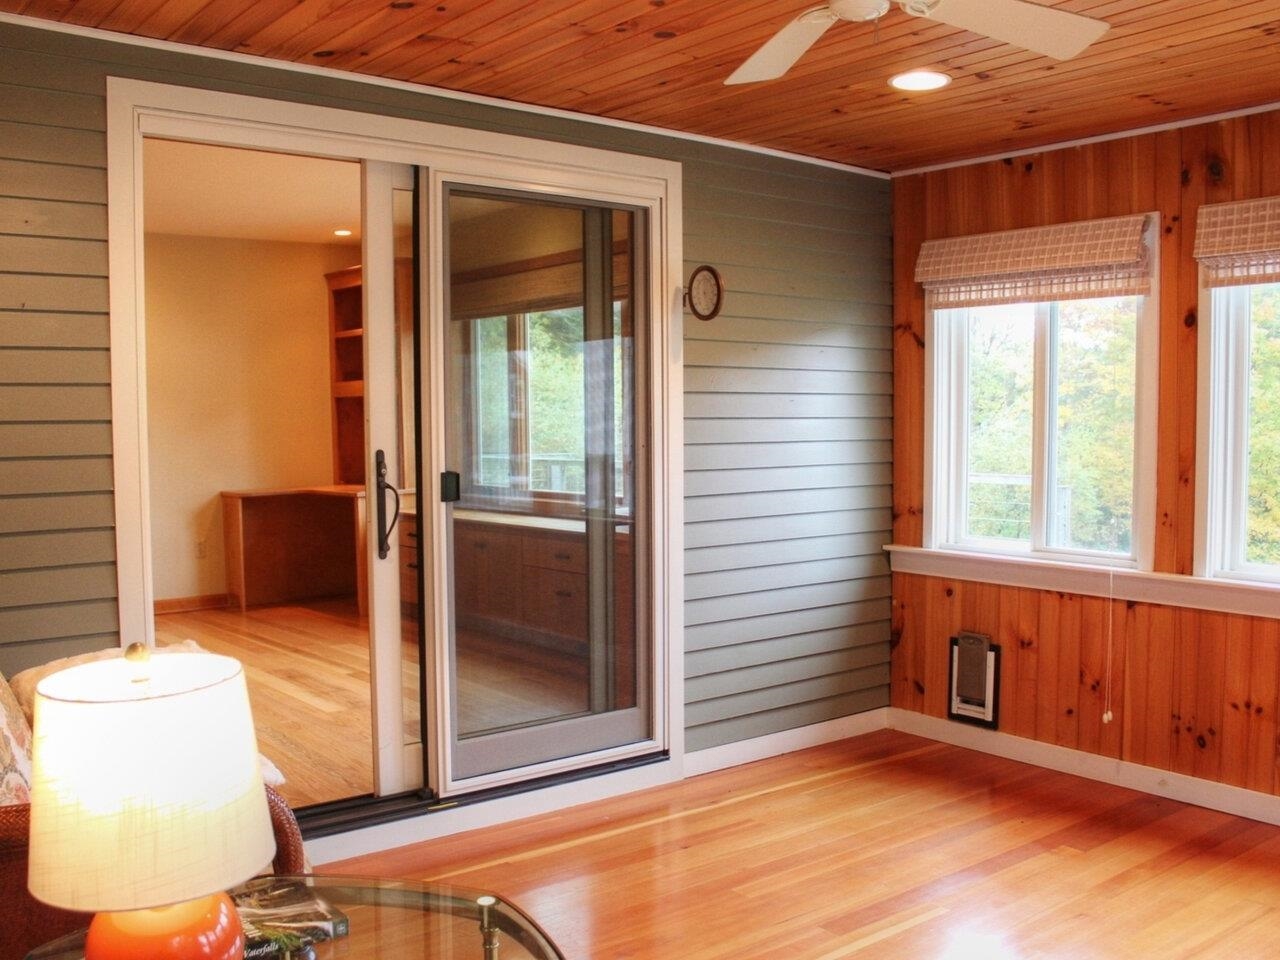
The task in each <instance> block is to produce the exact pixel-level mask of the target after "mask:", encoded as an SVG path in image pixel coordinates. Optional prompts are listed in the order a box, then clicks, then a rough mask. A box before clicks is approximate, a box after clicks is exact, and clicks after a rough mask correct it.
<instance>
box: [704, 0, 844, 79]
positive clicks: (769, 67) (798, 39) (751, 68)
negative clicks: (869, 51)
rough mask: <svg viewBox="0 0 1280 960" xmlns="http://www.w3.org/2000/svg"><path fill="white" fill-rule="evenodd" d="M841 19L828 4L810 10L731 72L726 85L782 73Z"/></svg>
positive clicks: (773, 76)
mask: <svg viewBox="0 0 1280 960" xmlns="http://www.w3.org/2000/svg"><path fill="white" fill-rule="evenodd" d="M837 19H839V18H838V17H837V16H836V15H835V14H834V13H832V12H831V10H830V9H829V8H827V7H815V8H814V9H812V10H806V11H805V12H804V13H802V14H800V16H798V17H796V18H795V19H794V20H792V21H791V22H790V23H788V24H787V25H786V26H785V27H783V28H782V29H781V30H779V31H778V32H777V33H775V34H774V35H773V36H772V37H770V38H769V39H768V40H766V41H765V42H764V45H763V46H762V47H761V48H760V49H759V50H757V51H756V52H755V53H753V54H752V55H751V56H749V57H747V59H746V60H745V61H744V62H743V64H742V66H740V67H738V69H737V70H735V71H733V73H731V74H729V76H728V77H727V78H726V79H725V81H724V82H725V84H726V86H727V85H730V84H735V83H756V82H758V81H760V80H773V79H775V78H777V77H780V76H782V75H783V74H784V73H786V72H787V71H788V70H790V69H791V67H792V66H793V65H794V64H795V62H796V61H797V60H799V59H800V58H801V57H803V56H804V54H805V51H807V50H808V49H809V48H810V47H812V46H813V45H814V44H815V43H817V42H818V38H819V37H821V36H822V35H823V34H824V33H826V32H827V28H828V27H830V26H831V25H832V24H833V23H835V22H836V20H837Z"/></svg>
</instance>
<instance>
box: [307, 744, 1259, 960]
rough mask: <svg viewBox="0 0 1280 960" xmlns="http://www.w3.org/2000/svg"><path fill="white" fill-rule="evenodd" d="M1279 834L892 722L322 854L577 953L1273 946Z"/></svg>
mask: <svg viewBox="0 0 1280 960" xmlns="http://www.w3.org/2000/svg"><path fill="white" fill-rule="evenodd" d="M1278 865H1280V827H1274V826H1269V825H1265V824H1261V823H1257V822H1254V821H1250V820H1244V819H1241V818H1238V817H1232V816H1230V815H1227V814H1223V813H1217V812H1214V811H1210V810H1205V809H1203V808H1199V807H1193V806H1188V805H1186V804H1182V803H1177V802H1175V801H1172V800H1166V799H1161V798H1157V797H1151V796H1147V795H1145V794H1140V793H1136V792H1134V791H1130V790H1125V789H1122V788H1119V787H1111V786H1107V785H1104V784H1098V783H1095V782H1092V781H1088V780H1083V779H1079V778H1076V777H1072V776H1069V775H1066V774H1060V773H1054V772H1051V771H1045V770H1040V769H1037V768H1034V767H1030V766H1027V765H1024V764H1019V763H1015V762H1013V761H1009V760H1004V759H1001V758H997V757H991V756H987V755H984V754H978V753H973V752H970V751H966V750H962V749H960V748H957V747H951V746H947V745H943V744H938V743H934V742H932V741H928V740H923V739H920V738H917V737H912V736H909V735H907V734H902V733H898V732H895V731H881V732H878V733H874V734H870V735H867V736H864V737H859V738H855V739H852V740H845V741H842V742H840V743H836V744H830V745H827V746H823V747H817V748H814V749H811V750H805V751H801V752H797V753H793V754H788V755H786V756H783V757H777V758H773V759H770V760H765V761H761V762H758V763H753V764H749V765H745V766H741V767H737V768H733V769H730V770H724V771H719V772H717V773H712V774H707V775H705V776H701V777H697V778H694V779H691V780H689V781H686V782H684V783H680V784H675V785H672V786H667V787H660V788H656V789H653V790H648V791H645V792H642V793H639V794H636V795H633V796H630V797H625V798H622V799H617V800H609V801H604V802H600V803H595V804H591V805H588V806H582V807H575V808H572V809H570V810H567V811H565V812H564V813H563V814H560V815H556V816H545V817H538V818H532V819H530V820H527V821H522V822H518V823H514V824H509V825H505V826H501V827H496V828H490V829H486V830H482V831H475V832H471V833H467V834H462V835H459V836H456V837H449V838H445V839H441V840H436V841H430V842H427V843H421V844H416V845H413V846H408V847H403V848H400V849H398V850H392V851H387V852H384V853H380V854H376V855H372V856H368V857H362V858H358V859H354V860H348V861H344V862H341V863H335V864H329V865H326V867H324V869H325V870H327V871H330V872H341V873H351V874H358V875H365V876H394V877H412V878H418V879H427V880H448V881H449V882H452V883H456V884H461V885H467V886H473V887H479V888H486V889H491V890H494V891H497V892H499V893H501V894H502V895H504V896H506V897H509V898H510V899H511V900H513V901H514V902H516V903H517V904H519V905H521V906H522V907H523V908H524V909H526V910H527V911H528V912H529V913H530V914H531V915H532V916H533V917H534V918H535V919H537V921H538V922H539V923H540V924H541V925H542V926H543V928H544V929H546V931H547V932H548V933H549V934H550V935H551V937H552V938H553V939H554V940H555V941H556V942H557V943H558V944H559V945H560V947H561V949H562V950H563V951H564V953H565V956H566V957H567V958H569V960H677V958H679V960H721V958H730V957H732V958H735V960H737V958H766V957H768V958H775V960H781V958H786V960H840V958H846V957H854V958H859V960H870V958H885V960H889V958H892V960H906V958H913V960H914V958H928V960H1015V958H1016V960H1028V958H1061V960H1066V958H1072V960H1104V958H1105V960H1128V958H1143V960H1146V958H1161V960H1168V958H1186V960H1191V958H1197V960H1204V958H1228V957H1229V958H1240V957H1249V958H1260V957H1272V956H1276V955H1277V952H1278V951H1277V947H1276V930H1277V929H1278V927H1277V924H1278V923H1280V866H1278Z"/></svg>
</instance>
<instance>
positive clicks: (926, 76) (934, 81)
mask: <svg viewBox="0 0 1280 960" xmlns="http://www.w3.org/2000/svg"><path fill="white" fill-rule="evenodd" d="M950 82H951V78H950V77H949V76H947V75H946V74H945V73H939V72H938V71H937V70H908V71H907V72H906V73H900V74H898V75H897V76H896V77H890V78H889V85H890V86H891V87H894V88H896V89H898V90H912V91H919V90H937V89H939V88H940V87H945V86H946V85H947V84H948V83H950Z"/></svg>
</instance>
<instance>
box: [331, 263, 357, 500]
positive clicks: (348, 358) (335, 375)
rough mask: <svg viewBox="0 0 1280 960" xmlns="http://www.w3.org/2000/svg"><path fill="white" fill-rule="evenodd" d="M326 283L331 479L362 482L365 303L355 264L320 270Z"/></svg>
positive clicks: (334, 480) (336, 481)
mask: <svg viewBox="0 0 1280 960" xmlns="http://www.w3.org/2000/svg"><path fill="white" fill-rule="evenodd" d="M325 280H326V282H327V283H328V285H329V372H330V378H329V382H330V397H331V403H332V410H333V415H332V422H333V482H334V483H355V484H363V483H364V480H365V476H364V460H365V457H364V304H363V294H364V291H363V287H362V280H361V270H360V267H347V268H346V269H345V270H338V271H336V272H334V273H329V274H325Z"/></svg>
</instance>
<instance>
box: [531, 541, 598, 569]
mask: <svg viewBox="0 0 1280 960" xmlns="http://www.w3.org/2000/svg"><path fill="white" fill-rule="evenodd" d="M523 539H524V544H523V557H524V562H525V564H526V565H528V566H531V567H545V568H546V569H548V570H565V571H568V572H569V573H586V572H587V538H586V536H585V535H579V536H574V535H573V534H560V533H543V532H538V533H526V534H525V535H524V538H523Z"/></svg>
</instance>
